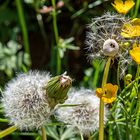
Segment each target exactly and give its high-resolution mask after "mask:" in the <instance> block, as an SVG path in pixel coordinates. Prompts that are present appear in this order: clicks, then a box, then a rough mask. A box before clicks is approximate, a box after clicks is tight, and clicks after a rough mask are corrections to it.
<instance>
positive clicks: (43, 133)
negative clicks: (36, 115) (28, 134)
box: [41, 126, 47, 140]
mask: <svg viewBox="0 0 140 140" xmlns="http://www.w3.org/2000/svg"><path fill="white" fill-rule="evenodd" d="M41 131H42V140H47V136H46V130H45V127H44V126H42V128H41Z"/></svg>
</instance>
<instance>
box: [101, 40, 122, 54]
mask: <svg viewBox="0 0 140 140" xmlns="http://www.w3.org/2000/svg"><path fill="white" fill-rule="evenodd" d="M118 51H119V45H118V43H117V42H116V41H115V40H114V39H107V40H106V41H105V42H104V44H103V54H104V55H105V56H110V57H114V56H115V55H116V54H117V53H118Z"/></svg>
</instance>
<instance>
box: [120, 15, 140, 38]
mask: <svg viewBox="0 0 140 140" xmlns="http://www.w3.org/2000/svg"><path fill="white" fill-rule="evenodd" d="M121 35H122V36H123V37H125V38H132V37H137V36H140V19H139V18H134V19H133V20H131V21H130V22H129V23H125V24H124V25H123V27H122V32H121Z"/></svg>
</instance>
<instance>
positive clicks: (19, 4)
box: [15, 0, 30, 54]
mask: <svg viewBox="0 0 140 140" xmlns="http://www.w3.org/2000/svg"><path fill="white" fill-rule="evenodd" d="M15 1H16V7H17V12H18V17H19V21H20V25H21V30H22V35H23V41H24V49H25V52H26V53H28V54H30V49H29V40H28V33H27V26H26V22H25V17H24V11H23V7H22V1H21V0H15Z"/></svg>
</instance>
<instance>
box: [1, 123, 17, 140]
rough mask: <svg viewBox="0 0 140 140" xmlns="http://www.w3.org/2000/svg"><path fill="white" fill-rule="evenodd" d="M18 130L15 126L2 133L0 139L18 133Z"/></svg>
mask: <svg viewBox="0 0 140 140" xmlns="http://www.w3.org/2000/svg"><path fill="white" fill-rule="evenodd" d="M16 130H17V127H15V126H11V127H9V128H7V129H5V130H3V131H1V132H0V138H3V137H5V136H7V135H9V134H11V133H12V132H14V131H16Z"/></svg>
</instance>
